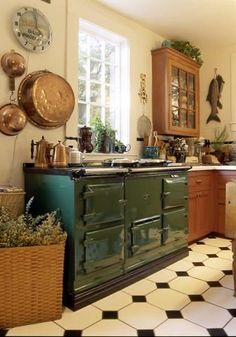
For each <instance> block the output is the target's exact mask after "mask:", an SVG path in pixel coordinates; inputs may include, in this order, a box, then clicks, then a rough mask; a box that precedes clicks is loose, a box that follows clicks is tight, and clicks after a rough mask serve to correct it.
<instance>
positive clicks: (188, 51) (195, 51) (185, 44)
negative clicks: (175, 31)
mask: <svg viewBox="0 0 236 337" xmlns="http://www.w3.org/2000/svg"><path fill="white" fill-rule="evenodd" d="M161 46H162V47H169V48H174V49H176V50H178V51H179V52H181V53H183V54H184V55H186V56H188V57H191V58H192V59H193V60H194V61H196V62H197V63H199V64H203V59H202V57H201V51H200V49H199V48H197V47H195V46H193V45H192V44H191V43H190V42H189V41H175V40H164V41H163V42H162V44H161Z"/></svg>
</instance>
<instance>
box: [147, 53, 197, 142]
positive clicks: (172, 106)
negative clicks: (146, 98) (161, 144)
mask: <svg viewBox="0 0 236 337" xmlns="http://www.w3.org/2000/svg"><path fill="white" fill-rule="evenodd" d="M199 68H200V65H199V64H198V63H197V62H195V61H193V60H192V59H191V58H189V57H186V56H185V55H183V54H182V53H180V52H178V51H176V50H174V49H172V48H159V49H156V50H153V51H152V102H153V106H152V119H153V129H154V130H157V131H158V133H159V134H166V135H179V136H195V137H196V136H199Z"/></svg>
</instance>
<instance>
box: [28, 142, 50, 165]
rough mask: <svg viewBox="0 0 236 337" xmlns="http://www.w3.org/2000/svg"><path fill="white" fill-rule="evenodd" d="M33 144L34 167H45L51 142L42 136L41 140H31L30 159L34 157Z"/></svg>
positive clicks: (47, 163)
mask: <svg viewBox="0 0 236 337" xmlns="http://www.w3.org/2000/svg"><path fill="white" fill-rule="evenodd" d="M34 146H36V155H35V162H34V166H35V167H40V168H47V167H48V166H49V165H50V161H51V160H50V150H51V149H52V146H53V145H52V144H50V143H48V141H46V140H45V138H44V136H42V138H41V140H40V141H38V142H36V143H35V142H34V140H32V141H31V159H33V158H34Z"/></svg>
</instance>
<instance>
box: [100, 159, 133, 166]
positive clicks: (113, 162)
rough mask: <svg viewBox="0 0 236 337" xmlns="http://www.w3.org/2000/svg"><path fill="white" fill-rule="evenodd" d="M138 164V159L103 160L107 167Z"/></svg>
mask: <svg viewBox="0 0 236 337" xmlns="http://www.w3.org/2000/svg"><path fill="white" fill-rule="evenodd" d="M138 164H139V160H138V159H128V158H114V159H105V160H104V161H103V166H105V167H137V166H138Z"/></svg>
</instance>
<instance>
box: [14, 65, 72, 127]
mask: <svg viewBox="0 0 236 337" xmlns="http://www.w3.org/2000/svg"><path fill="white" fill-rule="evenodd" d="M18 102H19V105H20V107H22V108H23V109H24V111H25V112H26V114H27V115H28V118H29V120H30V121H31V122H32V123H33V124H34V125H36V126H38V127H40V128H45V129H51V128H57V127H59V126H62V125H64V124H65V123H66V122H67V120H68V119H69V118H70V116H71V113H72V111H73V109H74V105H75V97H74V93H73V90H72V88H71V86H70V84H69V83H68V82H67V81H66V80H65V79H64V78H63V77H61V76H59V75H56V74H54V73H52V72H49V71H46V70H45V71H42V70H40V71H35V72H32V73H30V74H29V75H27V76H26V77H25V78H24V79H23V80H22V81H21V83H20V85H19V89H18Z"/></svg>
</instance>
